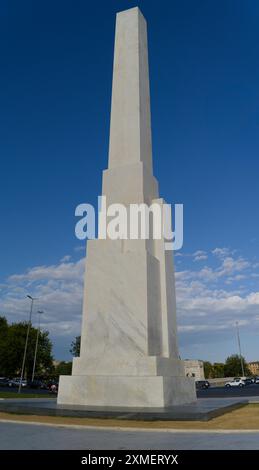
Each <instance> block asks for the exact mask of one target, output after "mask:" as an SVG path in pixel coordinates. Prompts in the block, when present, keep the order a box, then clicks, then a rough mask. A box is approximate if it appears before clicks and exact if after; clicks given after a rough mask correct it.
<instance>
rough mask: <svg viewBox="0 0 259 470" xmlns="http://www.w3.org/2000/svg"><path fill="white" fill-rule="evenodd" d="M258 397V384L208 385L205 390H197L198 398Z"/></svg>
mask: <svg viewBox="0 0 259 470" xmlns="http://www.w3.org/2000/svg"><path fill="white" fill-rule="evenodd" d="M256 396H258V397H259V384H251V385H246V386H245V387H230V388H227V387H210V388H208V389H207V390H198V391H197V397H198V398H227V397H243V398H244V397H256Z"/></svg>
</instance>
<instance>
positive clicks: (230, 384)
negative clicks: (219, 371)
mask: <svg viewBox="0 0 259 470" xmlns="http://www.w3.org/2000/svg"><path fill="white" fill-rule="evenodd" d="M244 386H245V382H244V380H242V379H240V378H239V377H236V378H235V379H234V380H231V381H230V382H227V383H225V387H227V388H229V387H240V388H241V387H244Z"/></svg>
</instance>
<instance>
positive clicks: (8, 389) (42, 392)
mask: <svg viewBox="0 0 259 470" xmlns="http://www.w3.org/2000/svg"><path fill="white" fill-rule="evenodd" d="M1 392H4V393H6V392H8V393H9V392H11V393H14V395H17V392H18V388H17V387H1V386H0V393H1ZM22 393H30V394H31V393H35V394H37V395H38V394H40V395H43V396H44V395H49V394H50V393H49V391H48V390H41V389H39V390H38V389H35V388H27V387H25V388H22Z"/></svg>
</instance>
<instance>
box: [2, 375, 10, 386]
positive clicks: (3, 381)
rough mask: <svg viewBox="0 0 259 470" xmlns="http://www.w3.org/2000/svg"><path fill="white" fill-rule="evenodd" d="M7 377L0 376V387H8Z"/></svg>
mask: <svg viewBox="0 0 259 470" xmlns="http://www.w3.org/2000/svg"><path fill="white" fill-rule="evenodd" d="M8 384H9V379H8V378H7V377H0V387H8Z"/></svg>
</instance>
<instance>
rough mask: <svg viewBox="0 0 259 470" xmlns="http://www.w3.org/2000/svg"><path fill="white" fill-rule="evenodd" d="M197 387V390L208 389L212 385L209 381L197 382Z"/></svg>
mask: <svg viewBox="0 0 259 470" xmlns="http://www.w3.org/2000/svg"><path fill="white" fill-rule="evenodd" d="M195 385H196V389H197V390H201V389H207V388H209V387H210V383H209V382H208V380H197V381H196V382H195Z"/></svg>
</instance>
